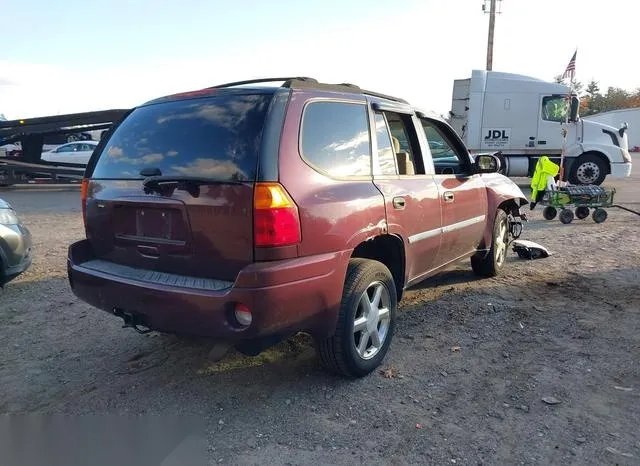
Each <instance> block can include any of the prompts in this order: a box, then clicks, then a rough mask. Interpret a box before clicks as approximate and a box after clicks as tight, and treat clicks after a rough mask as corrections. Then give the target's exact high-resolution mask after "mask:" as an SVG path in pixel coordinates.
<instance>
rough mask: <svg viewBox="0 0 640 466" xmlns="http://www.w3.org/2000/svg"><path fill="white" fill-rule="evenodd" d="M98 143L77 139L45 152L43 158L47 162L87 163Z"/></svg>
mask: <svg viewBox="0 0 640 466" xmlns="http://www.w3.org/2000/svg"><path fill="white" fill-rule="evenodd" d="M97 145H98V142H97V141H75V142H70V143H68V144H63V145H61V146H58V147H56V148H55V149H53V150H50V151H47V152H43V153H42V160H43V161H45V162H54V163H55V162H58V163H76V164H79V165H86V164H88V163H89V159H90V158H91V154H93V151H94V150H95V148H96V146H97Z"/></svg>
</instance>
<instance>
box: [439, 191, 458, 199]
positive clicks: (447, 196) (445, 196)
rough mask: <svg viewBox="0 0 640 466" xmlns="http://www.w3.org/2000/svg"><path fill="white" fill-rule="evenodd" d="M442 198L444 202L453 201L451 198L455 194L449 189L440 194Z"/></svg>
mask: <svg viewBox="0 0 640 466" xmlns="http://www.w3.org/2000/svg"><path fill="white" fill-rule="evenodd" d="M442 198H443V199H444V202H453V200H454V199H455V195H454V194H453V192H451V191H446V192H445V193H444V194H443V195H442Z"/></svg>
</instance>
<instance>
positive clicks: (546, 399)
mask: <svg viewBox="0 0 640 466" xmlns="http://www.w3.org/2000/svg"><path fill="white" fill-rule="evenodd" d="M542 401H544V402H545V403H546V404H548V405H559V404H560V403H562V401H560V400H559V399H557V398H555V397H553V396H545V397H543V398H542Z"/></svg>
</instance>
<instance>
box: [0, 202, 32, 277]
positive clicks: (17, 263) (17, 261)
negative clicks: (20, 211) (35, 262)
mask: <svg viewBox="0 0 640 466" xmlns="http://www.w3.org/2000/svg"><path fill="white" fill-rule="evenodd" d="M31 255H32V243H31V233H30V232H29V230H28V229H27V227H26V226H24V224H23V223H22V222H21V221H20V219H19V218H18V215H17V214H16V211H15V210H13V209H12V208H11V206H10V205H9V203H7V202H5V201H3V200H2V199H0V286H3V285H5V284H6V283H7V282H9V281H11V280H13V279H14V278H16V277H17V276H18V275H20V274H21V273H22V272H24V271H25V270H27V269H28V268H29V266H30V265H31Z"/></svg>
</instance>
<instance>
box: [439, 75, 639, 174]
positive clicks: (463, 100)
mask: <svg viewBox="0 0 640 466" xmlns="http://www.w3.org/2000/svg"><path fill="white" fill-rule="evenodd" d="M569 92H570V89H569V87H568V86H565V85H564V84H557V83H553V82H547V81H543V80H540V79H536V78H532V77H530V76H523V75H518V74H511V73H501V72H496V71H484V70H473V71H472V74H471V78H467V79H458V80H455V81H454V85H453V99H452V105H451V111H450V112H449V122H450V124H451V125H452V126H453V128H454V129H455V130H456V131H457V132H458V134H459V135H460V136H461V137H462V139H463V140H464V142H465V143H466V145H467V147H468V148H469V150H470V151H471V152H472V153H474V152H487V151H492V152H498V151H499V152H500V154H499V156H500V158H501V161H502V162H503V163H502V172H503V174H505V175H506V176H509V177H527V176H532V174H533V171H534V169H535V165H536V162H537V161H538V158H539V157H540V156H542V155H546V156H548V157H549V158H550V159H552V160H554V161H555V162H556V163H559V161H560V156H561V154H562V150H563V144H564V140H563V128H566V129H567V135H566V153H565V159H564V172H565V179H567V180H569V181H570V182H571V183H573V184H598V185H599V184H601V183H602V182H603V181H604V179H605V178H606V176H607V175H610V176H611V177H616V178H617V177H627V176H629V175H630V174H631V156H630V154H629V143H628V136H627V134H626V133H627V132H626V130H627V128H626V125H622V126H621V127H618V128H616V127H612V126H608V125H605V124H602V123H599V122H596V121H591V120H584V119H582V118H580V117H579V115H578V110H579V108H580V100H579V97H578V96H577V95H576V94H575V93H574V94H573V95H571V96H570V97H569ZM565 99H570V105H567V103H566V100H565ZM567 111H568V112H569V124H568V126H565V125H564V123H565V121H566V116H567Z"/></svg>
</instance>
